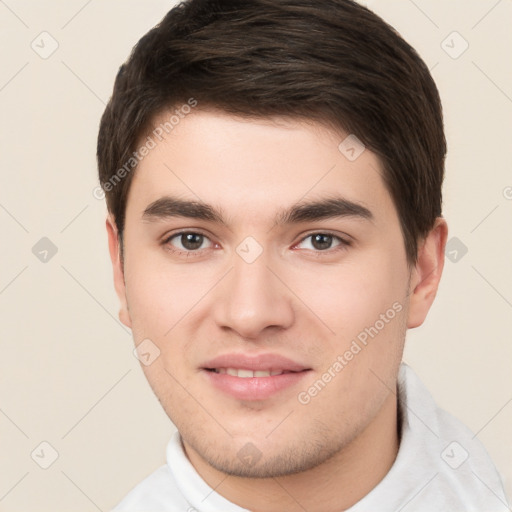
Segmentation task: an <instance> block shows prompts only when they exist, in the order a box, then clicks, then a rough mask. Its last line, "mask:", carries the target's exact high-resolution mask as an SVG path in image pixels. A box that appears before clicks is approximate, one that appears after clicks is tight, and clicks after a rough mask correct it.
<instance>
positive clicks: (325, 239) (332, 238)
mask: <svg viewBox="0 0 512 512" xmlns="http://www.w3.org/2000/svg"><path fill="white" fill-rule="evenodd" d="M301 245H302V246H303V247H301V248H302V249H311V250H314V251H316V252H321V251H327V250H329V249H335V248H336V247H338V246H346V245H350V244H349V243H348V242H346V241H345V240H343V239H342V238H340V237H339V236H336V235H331V234H330V233H313V234H311V235H308V236H307V237H305V238H303V239H302V240H301V242H300V244H298V247H300V246H301ZM340 248H341V247H340Z"/></svg>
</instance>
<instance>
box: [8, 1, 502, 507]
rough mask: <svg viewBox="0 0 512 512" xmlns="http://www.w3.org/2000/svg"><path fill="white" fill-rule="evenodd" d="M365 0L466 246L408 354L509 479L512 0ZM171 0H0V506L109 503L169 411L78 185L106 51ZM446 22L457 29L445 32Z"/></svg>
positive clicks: (88, 152)
mask: <svg viewBox="0 0 512 512" xmlns="http://www.w3.org/2000/svg"><path fill="white" fill-rule="evenodd" d="M368 3H369V4H370V6H371V7H372V8H373V9H375V10H376V12H378V13H379V14H381V15H382V16H383V17H384V19H386V20H387V21H388V22H389V23H390V24H391V25H393V26H394V27H396V28H397V29H398V31H399V32H400V33H401V34H402V35H403V36H404V37H405V39H407V40H408V41H409V42H410V43H411V44H412V45H413V46H414V47H415V48H416V49H417V50H418V51H419V53H420V54H421V55H422V57H423V58H424V60H425V61H426V63H427V64H428V66H429V67H430V68H431V69H432V70H433V71H432V72H433V76H434V78H435V80H436V82H437V84H438V86H439V89H440V92H441V96H442V98H443V102H444V109H445V117H446V133H447V138H448V142H449V157H448V161H447V178H446V184H445V192H444V193H445V210H444V211H445V216H446V218H447V219H448V221H449V226H450V235H449V238H451V237H457V238H458V239H459V240H460V242H461V243H463V244H464V245H465V246H466V247H467V248H468V252H467V254H465V255H464V256H462V257H461V254H462V253H461V252H460V251H459V252H458V261H456V262H452V261H450V260H447V261H446V267H445V275H444V278H443V282H442V285H441V288H440V291H439V295H438V298H437V301H436V303H435V305H434V307H433V309H432V311H431V314H430V316H429V318H428V321H427V323H426V324H425V325H424V326H422V327H421V328H419V329H417V330H415V331H411V332H410V333H409V335H408V345H407V350H406V356H405V359H406V361H408V362H409V363H410V364H411V365H412V366H413V367H414V368H415V369H416V371H417V373H418V374H419V375H420V376H421V378H422V379H423V380H424V382H425V383H426V384H427V386H428V387H429V388H430V390H431V391H432V393H433V395H434V397H435V398H436V399H437V401H438V402H439V403H440V404H441V405H442V406H443V407H444V408H446V409H448V410H449V411H451V412H452V413H454V414H455V415H456V416H458V417H459V418H460V419H461V420H463V421H464V422H465V423H466V424H467V425H468V426H469V427H470V428H471V429H472V430H473V431H474V432H478V437H479V438H480V439H481V440H482V441H483V443H484V444H485V445H486V447H487V448H488V450H489V452H490V453H491V456H492V457H493V459H494V460H495V462H496V464H497V466H498V468H499V469H500V471H501V473H502V475H503V477H504V479H505V480H506V485H507V489H508V493H509V495H511V494H512V492H511V491H512V442H511V439H510V432H512V428H511V427H512V377H511V368H512V364H511V363H512V343H511V341H512V340H511V338H512V336H511V331H512V270H511V268H512V267H511V261H512V244H511V240H512V222H511V219H512V216H511V214H512V173H511V169H512V165H511V164H512V149H511V148H512V144H511V142H510V141H511V135H512V129H511V128H512V61H511V60H510V58H509V54H510V48H512V31H511V30H510V26H511V21H512V2H511V1H510V0H501V1H496V0H472V1H468V0H451V1H450V2H446V1H443V0H416V1H415V2H413V1H409V0H401V1H398V0H374V1H372V2H368ZM173 4H174V2H166V1H163V0H151V1H145V2H142V1H139V2H135V1H134V0H122V1H121V0H103V1H100V0H89V1H84V0H73V1H67V2H59V1H57V0H51V1H45V2H39V1H36V0H25V1H21V0H20V1H17V0H5V1H0V45H1V48H2V53H1V66H0V109H1V113H2V118H1V119H2V122H1V127H0V141H1V143H0V144H1V176H2V187H1V188H0V223H1V229H2V251H1V255H2V260H1V265H0V310H1V314H2V324H1V327H2V328H1V331H0V336H1V357H0V383H1V386H0V393H1V394H0V440H1V441H0V443H1V454H2V455H1V457H0V510H1V511H3V512H11V511H19V510H23V511H56V510H72V511H75V512H81V511H83V512H86V511H94V510H103V511H106V510H109V509H110V508H111V507H112V506H114V505H115V504H116V503H117V502H118V501H119V500H120V499H121V497H122V496H124V495H125V494H126V492H127V491H128V490H129V489H130V488H131V487H132V486H134V485H135V484H136V483H138V482H139V481H140V480H141V479H142V478H143V477H145V476H146V475H147V474H149V473H150V472H152V471H153V470H154V469H155V468H157V467H158V466H159V465H161V464H163V463H164V455H165V453H164V450H165V445H166V443H167V441H168V438H169V435H170V433H171V432H172V430H173V427H172V425H171V424H170V422H169V420H168V419H167V417H166V416H165V414H164V413H163V411H162V410H161V408H160V405H159V403H158V402H157V400H156V398H154V396H153V394H152V392H151V390H150V388H149V385H148V384H147V383H146V381H145V379H144V377H143V374H142V371H141V369H140V367H139V362H138V361H137V360H136V359H135V357H134V356H133V354H132V348H133V345H132V340H131V336H130V333H129V331H128V330H127V329H125V328H124V327H123V326H122V325H121V324H120V323H119V321H118V320H117V298H116V296H115V294H114V291H113V287H112V275H111V268H110V263H109V259H108V252H107V245H106V234H105V229H104V218H105V212H106V210H105V205H104V203H103V202H102V201H99V200H97V199H95V198H94V197H93V195H92V191H93V189H94V187H95V186H96V185H97V179H96V174H95V173H96V169H95V144H96V135H97V128H98V122H99V118H100V115H101V113H102V112H103V109H104V106H105V103H106V101H107V100H108V98H109V95H110V93H111V89H112V85H113V80H114V77H115V74H116V72H117V69H118V67H119V65H120V64H121V63H122V62H123V61H124V60H125V58H126V57H127V55H128V53H129V51H130V50H131V48H132V46H133V45H134V44H135V43H136V41H137V40H138V39H139V38H140V37H141V36H142V35H143V34H144V33H145V32H146V31H147V30H148V29H149V28H150V27H152V26H153V25H154V24H156V23H157V22H158V21H159V20H160V19H161V18H162V16H163V15H164V14H165V13H166V12H167V11H168V10H169V8H170V7H171V5H173ZM43 31H47V32H48V33H49V34H51V36H39V34H40V33H41V32H43ZM453 31H457V32H458V33H459V34H460V36H461V37H462V38H464V39H461V37H459V36H458V35H455V36H453V35H452V36H450V37H449V38H448V39H446V38H447V36H448V35H449V34H451V33H452V32H453ZM50 37H51V38H53V39H54V40H56V41H57V42H58V45H59V47H58V49H57V50H56V51H55V52H54V53H53V54H52V55H51V56H49V57H48V58H46V59H43V58H41V57H40V56H39V54H38V53H36V51H34V50H33V49H32V48H31V42H32V41H34V40H35V43H34V45H39V46H36V48H37V50H38V51H39V52H40V53H41V52H43V53H44V52H49V51H50V50H51V45H52V40H51V39H50ZM41 38H46V39H44V40H43V42H41ZM443 40H446V42H445V43H444V45H443V46H444V49H443V47H442V46H441V44H442V41H443ZM464 41H467V43H468V44H469V47H468V49H467V50H466V51H465V52H464V53H463V54H461V55H460V56H459V57H458V58H453V57H454V56H455V55H456V54H457V53H458V52H459V51H460V50H462V49H463V47H464V44H465V43H464ZM445 49H446V50H447V51H448V53H447V52H446V51H445ZM449 53H451V56H450V55H449ZM507 187H508V188H507ZM42 237H47V238H49V239H50V240H51V241H52V242H53V244H54V245H55V246H56V247H57V249H58V252H57V253H56V254H55V255H54V256H53V257H51V258H50V256H51V253H49V255H48V256H47V258H48V261H47V262H42V261H40V260H39V259H38V258H37V257H36V255H34V254H33V252H32V248H33V246H34V245H35V244H36V243H37V242H38V241H39V240H40V239H41V238H42ZM452 243H453V242H452ZM453 256H454V254H452V258H453ZM43 441H46V442H47V443H50V445H51V446H52V447H53V449H54V450H56V452H57V453H58V458H57V460H56V461H55V462H54V463H53V464H52V465H51V466H50V467H49V468H48V469H42V468H41V467H40V466H39V465H38V463H39V464H42V463H44V462H46V463H49V462H51V458H50V457H51V453H52V452H51V449H50V448H48V447H47V446H46V447H45V445H43V446H42V447H41V446H40V443H41V442H43ZM34 450H35V453H34V456H33V457H34V458H32V457H31V453H32V452H33V451H34ZM41 450H43V451H41ZM43 453H44V455H43ZM36 461H37V463H36Z"/></svg>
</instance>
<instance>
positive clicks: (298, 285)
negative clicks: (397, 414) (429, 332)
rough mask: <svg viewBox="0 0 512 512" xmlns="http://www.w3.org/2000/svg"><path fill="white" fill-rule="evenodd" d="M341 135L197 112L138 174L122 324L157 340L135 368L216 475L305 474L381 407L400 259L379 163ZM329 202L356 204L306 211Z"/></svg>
mask: <svg viewBox="0 0 512 512" xmlns="http://www.w3.org/2000/svg"><path fill="white" fill-rule="evenodd" d="M162 119H163V118H162ZM158 122H160V120H159V119H157V120H156V122H155V124H158ZM346 136H347V134H345V135H340V134H336V133H335V132H334V131H332V130H329V129H328V128H326V127H323V126H321V125H319V124H314V123H309V124H306V123H304V122H299V121H292V120H289V119H288V120H283V119H280V120H274V121H271V120H247V119H246V120H243V119H241V118H237V117H233V116H229V115H227V114H223V113H218V112H214V111H200V110H197V111H195V112H193V113H192V114H190V115H188V116H187V117H185V118H184V119H182V120H181V121H180V123H179V124H178V125H177V126H176V127H175V128H174V130H173V131H172V132H171V133H170V134H169V135H167V137H166V139H165V140H164V141H162V142H159V143H158V144H157V146H156V147H155V148H154V149H152V150H151V151H150V152H149V154H148V155H147V156H146V157H145V158H144V159H143V161H142V162H141V163H140V164H139V167H138V168H137V170H136V172H135V176H134V179H133V182H132V184H131V188H130V191H129V197H128V202H127V208H126V226H125V232H124V283H120V282H118V283H117V285H118V291H119V292H120V296H121V299H122V303H123V307H124V308H125V310H124V313H122V318H124V321H125V323H126V324H127V325H129V326H130V327H131V328H132V331H133V336H134V340H135V343H136V345H138V344H139V343H141V342H142V341H143V340H145V339H149V340H151V343H153V344H154V345H156V347H158V350H159V351H160V355H159V356H158V357H157V358H156V359H155V360H154V361H153V362H152V363H151V364H150V365H148V366H143V369H144V372H145V374H146V377H147V379H148V381H149V383H150V385H151V387H152V388H153V390H154V392H155V393H156V396H157V397H158V399H159V400H160V402H161V403H162V406H163V407H164V409H165V411H166V413H167V414H168V415H169V417H170V418H171V420H172V421H173V422H174V423H175V425H176V426H177V428H178V430H179V431H180V433H181V435H182V438H183V441H184V443H185V446H186V447H187V450H189V451H193V452H194V453H196V454H197V455H199V456H200V457H201V458H202V459H203V460H205V461H206V462H208V463H209V464H210V465H212V466H213V467H215V468H217V469H219V470H221V471H224V472H227V473H232V474H238V475H241V476H244V475H245V476H277V475H282V474H288V473H292V472H296V471H300V470H305V469H308V468H312V467H314V466H316V465H318V464H319V463H321V462H323V461H324V460H327V459H328V458H329V457H331V456H332V455H333V454H335V453H337V452H339V451H340V450H342V449H343V448H345V447H347V446H349V444H350V442H351V441H352V440H354V439H355V438H356V436H357V435H358V434H360V433H361V432H363V431H364V430H365V429H366V428H368V427H369V426H370V425H371V423H372V422H373V421H374V420H375V418H377V417H378V415H379V412H380V411H381V410H382V408H383V406H384V404H386V403H390V401H394V397H393V392H392V387H393V385H394V382H395V377H396V373H397V369H398V365H399V363H400V360H401V356H402V350H403V343H404V337H405V330H406V327H407V322H408V320H407V315H408V313H409V293H410V286H411V285H410V270H409V268H408V266H407V261H406V254H405V249H404V241H403V237H402V233H401V230H400V225H399V220H398V217H397V213H396V210H395V207H394V205H393V202H392V200H391V197H390V195H389V193H388V191H387V190H386V188H385V186H384V183H383V180H382V176H381V166H380V163H379V161H378V159H377V157H376V156H375V155H374V154H373V153H371V152H370V151H369V150H365V151H363V153H362V154H361V155H360V156H359V157H358V158H356V159H355V160H353V156H354V155H355V154H356V153H355V151H354V152H352V151H350V149H348V151H347V152H345V154H344V153H342V152H341V151H340V150H339V149H338V145H339V144H340V142H341V141H342V140H343V139H344V138H345V137H346ZM356 149H357V148H356ZM347 156H348V157H349V158H347ZM168 198H173V199H178V200H181V201H189V202H194V203H205V204H207V205H210V206H211V208H212V209H215V211H217V212H218V216H219V217H222V219H223V222H220V219H217V218H215V217H214V216H213V215H209V216H208V215H206V217H207V218H204V217H205V215H200V213H201V212H200V208H198V207H197V205H196V207H190V208H187V211H188V212H189V213H188V215H189V216H188V217H185V216H177V215H173V211H174V210H173V208H172V204H169V201H166V199H168ZM328 199H331V200H337V199H340V200H345V201H347V202H350V203H354V204H355V205H357V206H354V205H352V206H351V207H347V205H346V204H345V207H343V204H342V203H340V202H335V201H331V203H329V205H328V207H329V208H327V207H325V206H324V208H323V209H322V208H316V209H315V208H310V209H305V208H304V205H307V204H309V203H313V202H319V201H325V200H328ZM157 201H158V203H156V202H157ZM182 206H183V205H182ZM298 206H302V207H303V208H302V209H301V210H298V211H297V212H295V215H293V214H292V215H288V216H287V217H285V216H284V215H283V212H287V211H289V210H291V209H294V208H295V209H296V208H297V207H298ZM326 210H329V212H330V213H329V214H327V213H326ZM180 211H181V212H184V211H185V208H183V207H182V208H181V210H180ZM308 212H309V215H308ZM203 213H204V212H203ZM173 235H174V236H173ZM124 286H125V288H124ZM125 300H126V302H125ZM365 329H366V330H365ZM145 343H146V344H147V343H148V342H147V341H146V342H145ZM150 346H151V347H152V345H150ZM152 350H154V349H152ZM150 352H151V350H150ZM155 352H156V351H155ZM350 354H352V355H350ZM336 363H338V364H336ZM253 372H258V373H253ZM326 375H328V376H326ZM318 381H320V383H319V382H318ZM315 383H316V384H315Z"/></svg>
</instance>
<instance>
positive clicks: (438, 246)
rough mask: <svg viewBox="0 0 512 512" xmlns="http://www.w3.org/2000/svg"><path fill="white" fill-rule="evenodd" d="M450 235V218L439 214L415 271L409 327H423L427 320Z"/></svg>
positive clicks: (411, 285) (421, 250)
mask: <svg viewBox="0 0 512 512" xmlns="http://www.w3.org/2000/svg"><path fill="white" fill-rule="evenodd" d="M447 236H448V226H447V224H446V221H445V220H444V219H443V218H442V217H438V218H437V219H436V222H435V224H434V227H433V228H432V230H431V231H430V232H429V234H428V235H427V236H426V238H425V239H424V240H423V243H422V244H421V245H420V248H419V249H418V258H417V261H416V265H415V267H414V269H413V270H412V274H411V281H410V288H409V296H410V302H409V315H408V318H407V328H408V329H413V328H414V327H419V326H420V325H421V324H422V323H423V322H424V321H425V318H426V317H427V314H428V312H429V310H430V307H431V306H432V303H433V302H434V299H435V296H436V293H437V289H438V287H439V281H440V280H441V275H442V273H443V267H444V250H445V246H446V238H447Z"/></svg>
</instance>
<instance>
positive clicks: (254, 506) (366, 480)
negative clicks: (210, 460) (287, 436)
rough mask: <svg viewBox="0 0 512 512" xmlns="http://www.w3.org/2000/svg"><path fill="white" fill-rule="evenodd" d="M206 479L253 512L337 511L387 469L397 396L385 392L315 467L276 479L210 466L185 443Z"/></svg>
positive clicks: (395, 442) (393, 449)
mask: <svg viewBox="0 0 512 512" xmlns="http://www.w3.org/2000/svg"><path fill="white" fill-rule="evenodd" d="M184 446H185V451H186V453H187V456H188V458H189V459H190V461H191V463H192V465H193V466H194V467H195V469H196V470H197V472H198V473H199V474H200V476H201V477H202V478H203V480H205V482H206V483H207V484H208V485H209V486H210V487H212V488H213V489H215V490H216V492H218V493H219V494H221V495H222V496H224V497H225V498H226V499H228V500H229V501H231V502H233V503H236V504H237V505H239V506H241V507H243V508H246V509H249V510H251V511H253V512H281V511H282V510H286V511H289V512H295V511H297V512H299V511H300V512H303V511H304V510H315V511H317V512H340V510H345V509H348V508H350V507H351V506H353V505H354V504H355V503H357V502H358V501H359V500H361V499H362V498H363V497H364V496H366V495H367V494H368V493H369V492H370V491H371V490H372V489H373V488H374V487H375V486H376V485H377V484H378V483H379V482H380V481H381V480H382V479H383V478H384V477H385V476H386V474H387V473H388V471H389V470H390V468H391V466H392V465H393V462H394V460H395V458H396V455H397V453H398V446H399V438H398V422H397V400H396V396H395V395H394V394H392V393H390V394H389V395H388V397H387V398H386V401H385V402H384V404H383V406H382V408H381V409H380V411H379V413H378V414H377V416H376V417H375V418H374V419H373V420H372V422H371V423H370V424H369V425H368V426H367V427H366V429H365V430H364V431H363V432H361V433H360V434H359V435H358V436H357V437H356V438H355V439H354V440H353V441H352V442H351V443H350V444H349V445H347V446H346V447H344V448H343V450H341V451H340V452H338V453H337V454H336V455H334V456H333V457H331V458H330V459H329V460H327V461H325V462H324V463H322V464H320V465H319V466H317V467H315V468H312V469H309V470H307V471H303V472H301V473H296V474H293V475H288V476H283V477H278V478H257V479H256V478H255V479H253V478H240V477H235V476H228V475H225V474H224V473H222V472H220V471H218V470H216V469H214V468H212V467H211V466H210V465H209V464H207V463H206V462H205V461H204V460H203V459H202V458H201V457H200V456H199V455H198V454H197V453H196V452H195V451H194V450H193V449H192V448H191V447H190V446H188V445H187V444H186V443H184Z"/></svg>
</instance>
